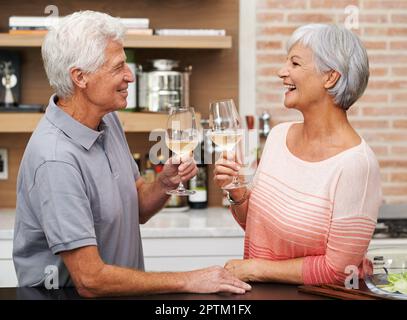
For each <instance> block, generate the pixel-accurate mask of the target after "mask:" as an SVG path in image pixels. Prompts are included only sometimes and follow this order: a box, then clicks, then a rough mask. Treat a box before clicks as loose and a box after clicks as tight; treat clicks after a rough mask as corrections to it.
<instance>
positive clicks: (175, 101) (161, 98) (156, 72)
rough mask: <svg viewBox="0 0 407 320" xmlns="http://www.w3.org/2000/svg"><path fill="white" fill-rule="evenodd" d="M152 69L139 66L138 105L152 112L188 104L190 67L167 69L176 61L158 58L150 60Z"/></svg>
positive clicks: (176, 63)
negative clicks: (143, 69)
mask: <svg viewBox="0 0 407 320" xmlns="http://www.w3.org/2000/svg"><path fill="white" fill-rule="evenodd" d="M151 65H152V68H153V69H152V70H150V71H144V72H143V71H142V68H141V67H139V72H138V74H137V78H138V107H139V108H140V109H145V110H148V111H152V112H167V110H168V108H169V107H170V106H176V107H177V106H178V107H179V106H183V105H189V76H190V74H191V70H192V67H191V66H189V67H187V68H186V69H185V71H183V72H182V71H177V70H168V69H173V68H175V67H177V66H178V61H175V60H167V59H158V60H152V61H151Z"/></svg>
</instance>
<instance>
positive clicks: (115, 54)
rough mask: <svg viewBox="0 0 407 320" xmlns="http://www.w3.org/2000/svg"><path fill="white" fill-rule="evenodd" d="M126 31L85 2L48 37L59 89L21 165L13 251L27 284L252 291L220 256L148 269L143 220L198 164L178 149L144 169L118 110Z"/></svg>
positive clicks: (122, 290)
mask: <svg viewBox="0 0 407 320" xmlns="http://www.w3.org/2000/svg"><path fill="white" fill-rule="evenodd" d="M124 32H125V30H124V27H123V26H122V25H121V23H120V21H119V20H118V19H116V18H113V17H111V16H109V15H107V14H104V13H100V12H93V11H83V12H76V13H74V14H72V15H70V16H67V17H65V18H63V19H61V21H60V22H59V23H58V25H56V26H55V28H53V29H52V30H51V31H49V33H48V34H47V36H46V38H45V41H44V43H43V46H42V55H43V59H44V66H45V70H46V73H47V76H48V79H49V81H50V84H51V86H52V87H53V88H54V90H55V92H56V94H54V95H52V97H51V98H50V101H49V105H48V107H47V111H46V113H45V116H44V117H43V118H42V120H41V121H40V123H39V124H38V127H37V128H36V129H35V131H34V133H33V134H32V136H31V138H30V141H29V142H28V145H27V148H26V150H25V153H24V157H23V160H22V161H21V166H20V171H19V175H18V182H17V212H16V223H15V233H14V248H13V259H14V265H15V268H16V271H17V277H18V281H19V285H20V286H45V287H47V289H49V288H55V286H56V287H58V285H59V286H73V285H75V286H76V288H77V289H78V292H79V294H80V295H82V296H85V297H97V296H113V295H116V296H117V295H131V294H147V293H163V292H170V291H173V292H207V293H211V292H220V291H224V292H233V293H244V292H246V290H250V286H249V285H247V284H246V283H244V282H242V281H240V280H238V279H236V277H234V276H232V275H231V274H230V273H228V272H227V271H226V270H225V269H224V268H222V267H219V266H218V267H210V268H205V269H201V270H194V271H190V272H171V273H169V272H162V273H153V272H144V259H143V249H142V244H141V238H140V227H139V224H140V223H145V222H146V221H148V220H149V219H150V218H151V217H152V216H153V215H154V214H155V213H156V212H157V211H158V210H159V209H161V208H162V207H163V206H164V204H165V202H166V201H167V200H168V197H169V196H168V195H167V194H166V191H168V190H171V189H173V188H175V187H176V186H177V185H178V183H179V182H180V181H181V180H182V181H187V180H189V179H190V178H191V177H193V176H194V175H195V174H196V172H197V168H196V165H195V163H194V162H193V161H192V160H185V162H183V163H181V164H179V162H178V163H174V162H173V161H172V159H170V160H169V161H168V162H167V163H166V164H165V166H164V168H163V170H162V172H161V174H160V175H159V176H158V178H157V179H156V181H155V182H154V183H146V182H145V181H144V180H143V178H142V177H140V174H139V168H137V165H136V164H135V162H134V160H133V159H132V157H131V154H130V151H129V147H128V145H127V142H126V138H125V135H124V132H123V129H122V126H121V124H120V121H119V118H118V116H117V114H116V112H115V111H117V110H120V109H123V108H125V107H126V98H127V88H128V84H129V83H130V82H133V81H134V75H133V74H132V73H131V71H130V69H129V67H128V65H127V64H126V56H125V53H124V50H123V38H124ZM49 267H53V268H49ZM51 270H54V271H53V272H51Z"/></svg>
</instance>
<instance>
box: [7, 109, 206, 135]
mask: <svg viewBox="0 0 407 320" xmlns="http://www.w3.org/2000/svg"><path fill="white" fill-rule="evenodd" d="M118 114H119V118H120V120H121V122H122V126H123V128H124V131H125V132H150V131H152V130H154V129H164V128H165V127H166V126H167V118H168V115H167V114H165V113H148V112H125V111H120V112H118ZM43 115H44V113H28V112H27V113H0V133H31V132H33V130H34V129H35V127H36V126H37V124H38V121H39V120H40V119H41V117H42V116H43ZM197 118H198V120H199V118H200V115H199V114H198V115H197Z"/></svg>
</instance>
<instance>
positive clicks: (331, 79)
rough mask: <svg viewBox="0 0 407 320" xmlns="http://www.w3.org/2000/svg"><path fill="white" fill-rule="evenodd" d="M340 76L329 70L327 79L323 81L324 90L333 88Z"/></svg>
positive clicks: (336, 72)
mask: <svg viewBox="0 0 407 320" xmlns="http://www.w3.org/2000/svg"><path fill="white" fill-rule="evenodd" d="M340 77H341V74H340V73H339V72H338V71H335V70H331V71H329V72H328V73H327V77H326V80H325V84H324V87H325V89H331V88H333V87H334V86H335V84H336V83H337V82H338V80H339V79H340Z"/></svg>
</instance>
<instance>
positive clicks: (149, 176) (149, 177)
mask: <svg viewBox="0 0 407 320" xmlns="http://www.w3.org/2000/svg"><path fill="white" fill-rule="evenodd" d="M143 178H144V180H145V182H147V183H153V182H154V181H155V171H154V168H153V165H152V163H151V161H150V159H149V158H148V154H146V157H145V169H144V172H143Z"/></svg>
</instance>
